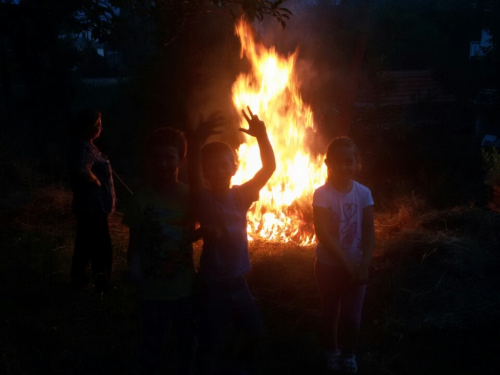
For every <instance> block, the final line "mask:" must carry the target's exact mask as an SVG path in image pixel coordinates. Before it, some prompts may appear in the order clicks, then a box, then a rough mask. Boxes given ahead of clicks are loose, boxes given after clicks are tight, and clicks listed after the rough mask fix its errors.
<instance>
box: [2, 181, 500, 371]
mask: <svg viewBox="0 0 500 375" xmlns="http://www.w3.org/2000/svg"><path fill="white" fill-rule="evenodd" d="M39 186H41V185H39ZM23 191H24V193H23ZM26 191H30V193H29V194H28V193H26ZM70 201H71V195H70V193H68V191H67V190H65V189H64V188H62V187H60V186H57V185H49V186H47V185H45V187H43V188H31V189H25V190H23V189H20V190H15V191H14V190H10V191H8V193H7V194H5V195H4V197H3V198H2V200H1V202H0V204H1V207H0V208H1V209H0V224H1V225H0V234H1V236H0V241H1V253H0V281H1V283H0V356H1V360H0V373H3V374H138V373H140V371H139V369H138V367H137V366H136V355H137V349H138V345H139V342H140V334H139V327H140V322H139V314H138V307H137V303H136V300H135V298H134V286H133V285H132V284H130V283H128V282H126V281H124V279H123V278H122V275H123V274H124V271H125V268H126V261H125V252H126V245H127V236H128V234H127V230H126V228H124V227H123V226H122V225H121V224H120V220H121V217H120V214H114V215H113V216H112V217H111V235H112V238H113V243H114V249H115V254H114V270H113V280H114V283H115V284H116V286H117V290H116V292H114V293H112V294H109V295H105V296H104V297H103V298H99V297H98V296H96V295H95V294H94V293H93V291H92V290H84V291H82V292H80V293H78V294H75V293H74V292H73V291H72V290H71V288H70V286H69V275H68V270H69V266H70V260H71V253H72V248H73V234H74V230H75V219H74V217H73V215H72V214H71V210H70ZM376 229H377V239H378V240H377V246H376V251H375V255H374V261H373V264H372V270H371V279H370V284H369V286H368V290H367V296H366V302H365V308H364V312H363V320H362V333H361V337H360V341H359V350H358V354H357V356H358V363H359V366H360V374H489V373H493V371H494V369H497V368H499V365H500V361H499V359H498V356H497V353H496V351H497V348H498V344H499V343H500V340H499V333H500V323H499V322H498V316H499V312H500V311H499V310H500V276H499V275H500V273H499V272H498V266H499V265H500V256H499V254H500V249H499V243H500V242H499V241H500V230H499V229H500V214H497V213H494V212H491V211H488V210H484V209H481V208H476V207H457V208H455V209H452V210H446V211H432V210H429V208H428V207H426V206H425V205H424V204H423V203H422V202H421V201H419V200H418V199H416V198H415V197H411V198H405V199H401V200H394V202H393V204H392V206H390V207H385V209H384V212H383V213H380V212H379V213H377V215H376ZM198 255H199V253H198ZM251 257H252V263H253V270H252V271H251V273H250V274H249V275H248V283H249V285H250V287H251V289H252V291H253V293H254V295H255V297H256V298H257V299H258V301H259V304H260V307H261V310H262V313H263V316H264V321H265V327H266V334H265V339H264V341H263V343H262V345H261V347H260V349H259V352H258V356H257V361H256V363H255V365H256V367H257V369H258V373H259V374H263V375H265V374H287V375H292V374H305V373H307V374H326V373H327V371H326V368H325V364H324V361H323V357H322V350H321V347H320V343H319V334H320V332H321V329H322V328H321V326H320V324H319V321H320V303H319V295H318V292H317V290H316V285H315V281H314V274H313V265H314V249H313V248H301V247H297V246H294V245H290V244H287V245H284V244H273V243H265V242H258V241H256V242H253V243H252V245H251ZM233 334H234V333H233V332H232V331H231V330H228V332H227V339H226V341H225V347H224V353H227V352H229V351H230V347H231V343H232V338H233ZM165 351H166V356H168V355H170V356H173V357H174V356H175V348H174V347H173V345H172V344H171V340H170V341H169V342H168V343H167V345H166V348H165ZM166 367H167V368H166V371H165V373H170V372H171V370H172V368H173V367H175V363H174V364H170V365H167V366H166Z"/></svg>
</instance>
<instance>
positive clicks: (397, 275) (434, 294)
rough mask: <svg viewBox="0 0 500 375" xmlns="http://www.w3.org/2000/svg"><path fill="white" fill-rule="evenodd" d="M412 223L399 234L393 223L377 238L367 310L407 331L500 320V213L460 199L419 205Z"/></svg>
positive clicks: (393, 328)
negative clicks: (439, 205) (438, 206)
mask: <svg viewBox="0 0 500 375" xmlns="http://www.w3.org/2000/svg"><path fill="white" fill-rule="evenodd" d="M405 210H407V209H405ZM384 223H385V222H382V225H384ZM408 223H409V225H408V226H407V227H406V228H400V230H399V232H398V233H397V234H395V233H394V231H392V229H393V227H391V231H392V233H391V234H390V235H387V233H385V234H386V236H385V238H384V237H383V239H382V240H381V241H379V242H378V246H377V247H376V251H375V254H374V260H373V271H372V280H371V284H370V292H369V293H368V294H367V297H368V299H367V305H366V306H367V308H369V312H368V314H374V315H379V318H380V317H381V316H382V315H383V321H384V324H385V325H386V327H387V328H388V329H390V330H391V331H396V332H401V333H402V332H409V331H412V330H416V329H418V328H421V327H432V328H438V329H472V328H475V327H478V326H480V325H485V324H488V323H489V322H494V319H495V317H496V316H498V314H499V313H500V295H499V293H498V287H499V286H500V278H499V277H498V271H497V270H498V267H499V266H500V251H499V244H500V215H499V214H498V213H495V212H492V211H489V210H485V209H480V208H475V207H459V208H455V209H452V210H445V211H432V212H427V213H424V214H421V213H419V212H415V211H414V212H413V215H410V218H409V219H408ZM382 232H383V230H382ZM374 319H377V318H374Z"/></svg>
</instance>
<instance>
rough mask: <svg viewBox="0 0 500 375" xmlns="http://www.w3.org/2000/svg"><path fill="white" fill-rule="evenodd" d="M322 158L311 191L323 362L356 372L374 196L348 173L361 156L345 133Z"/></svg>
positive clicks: (372, 232) (335, 368)
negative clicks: (319, 177)
mask: <svg viewBox="0 0 500 375" xmlns="http://www.w3.org/2000/svg"><path fill="white" fill-rule="evenodd" d="M325 164H326V166H327V167H328V180H327V182H326V183H325V184H324V185H323V186H321V187H319V188H318V189H316V191H315V192H314V198H313V212H314V226H315V229H316V235H317V237H318V240H319V243H318V246H317V247H316V257H317V259H316V265H315V273H316V281H317V283H318V288H319V292H320V295H321V301H322V305H323V315H324V319H325V333H326V349H327V366H328V368H329V369H330V370H332V371H343V372H344V373H348V374H355V373H356V372H357V370H358V367H357V364H356V359H355V356H354V347H355V344H356V340H357V336H358V332H359V326H360V320H361V309H362V306H363V300H364V295H365V288H366V282H367V280H368V266H369V264H370V260H371V257H372V253H373V247H374V242H375V228H374V222H373V199H372V195H371V192H370V189H368V188H367V187H365V186H363V185H361V184H359V183H358V182H356V181H354V180H353V179H352V178H353V176H354V174H355V173H356V172H357V171H358V170H359V169H360V156H359V152H358V148H357V147H356V144H355V143H354V142H353V141H352V140H351V139H350V138H347V137H340V138H335V139H334V140H333V141H332V142H331V143H330V145H329V146H328V150H327V153H326V159H325Z"/></svg>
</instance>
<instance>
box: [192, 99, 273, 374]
mask: <svg viewBox="0 0 500 375" xmlns="http://www.w3.org/2000/svg"><path fill="white" fill-rule="evenodd" d="M243 114H244V116H245V118H246V120H247V121H248V124H249V128H248V129H242V128H241V129H240V131H242V132H245V133H246V134H248V135H250V136H253V137H256V138H257V142H258V144H259V148H260V156H261V159H262V168H261V169H260V170H259V171H258V172H257V173H256V174H255V176H254V177H253V178H252V179H251V180H249V181H247V182H246V183H244V184H242V185H240V186H231V178H232V177H233V176H234V174H235V173H236V170H237V161H236V157H235V152H234V151H233V150H232V149H231V147H230V146H229V145H227V144H226V143H222V142H211V143H207V144H206V145H204V146H203V148H202V149H201V142H202V140H203V139H204V135H209V134H211V133H210V131H211V129H213V127H214V123H217V120H218V118H217V115H216V114H214V115H212V116H211V117H209V119H208V121H206V122H201V123H200V125H199V128H198V129H197V131H196V132H195V135H197V136H194V137H193V139H192V144H191V145H190V159H189V162H190V167H189V173H190V183H191V184H192V187H193V198H194V199H195V207H196V214H197V218H198V220H199V222H200V226H201V230H202V232H203V236H204V237H203V250H202V255H201V258H200V268H199V272H198V279H199V289H198V291H197V302H198V304H199V312H198V314H197V326H198V338H199V347H198V361H197V367H198V372H199V373H202V374H212V373H213V372H214V371H215V367H216V363H215V361H214V355H215V354H216V349H217V347H218V345H219V344H220V341H221V338H222V335H223V332H224V327H225V325H226V323H227V322H228V321H229V319H230V318H231V317H232V318H233V323H234V324H235V325H237V326H238V327H239V328H241V329H242V330H243V331H244V332H245V333H246V338H247V340H246V344H247V347H246V348H245V350H242V351H241V356H239V357H238V358H237V363H236V367H237V369H238V370H241V369H242V368H244V367H246V366H247V365H248V363H247V362H248V356H249V355H250V354H251V352H252V347H253V346H254V345H252V344H254V343H255V342H256V339H257V338H258V337H259V336H260V335H261V333H262V328H263V327H262V318H261V316H260V312H259V310H258V307H257V305H256V303H255V300H254V298H253V296H252V294H251V293H250V290H249V289H248V286H247V284H246V282H245V279H244V277H243V276H244V275H245V274H246V273H247V272H248V271H249V270H250V268H251V265H250V256H249V253H248V238H247V220H246V215H247V211H248V209H249V208H250V206H251V204H252V203H253V202H254V201H256V200H258V197H259V191H260V190H261V189H262V188H263V187H264V185H265V184H266V183H267V181H268V180H269V178H270V177H271V176H272V174H273V173H274V171H275V169H276V161H275V157H274V152H273V149H272V146H271V143H270V141H269V138H268V135H267V132H266V127H265V124H264V122H263V121H261V120H259V118H258V116H256V115H253V114H252V112H251V111H250V109H249V114H250V115H247V114H246V113H243ZM200 150H201V155H200ZM191 151H192V152H191ZM200 156H201V157H200ZM200 158H201V161H200ZM200 167H201V168H200ZM201 171H203V176H204V177H205V179H206V181H207V182H208V184H209V187H208V188H204V187H202V175H201Z"/></svg>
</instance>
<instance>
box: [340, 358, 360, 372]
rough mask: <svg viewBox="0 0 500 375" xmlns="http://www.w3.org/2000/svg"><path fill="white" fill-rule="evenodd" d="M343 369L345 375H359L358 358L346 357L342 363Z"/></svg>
mask: <svg viewBox="0 0 500 375" xmlns="http://www.w3.org/2000/svg"><path fill="white" fill-rule="evenodd" d="M342 368H343V370H344V373H345V374H349V375H351V374H357V372H358V364H357V363H356V357H355V356H352V357H344V358H343V361H342Z"/></svg>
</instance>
